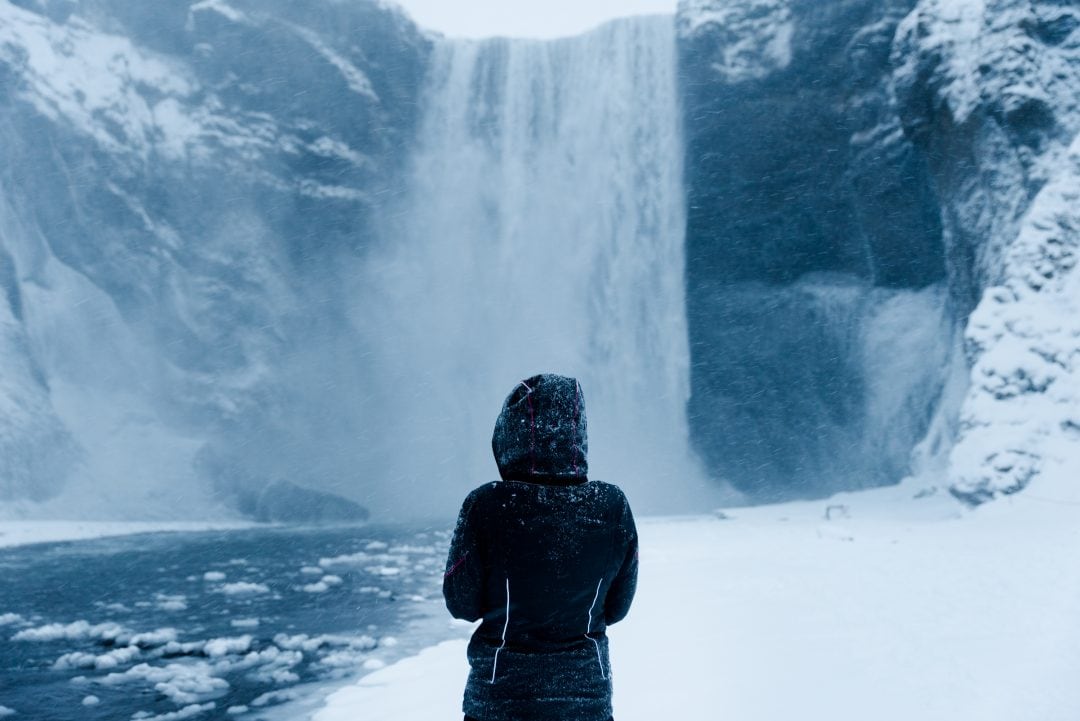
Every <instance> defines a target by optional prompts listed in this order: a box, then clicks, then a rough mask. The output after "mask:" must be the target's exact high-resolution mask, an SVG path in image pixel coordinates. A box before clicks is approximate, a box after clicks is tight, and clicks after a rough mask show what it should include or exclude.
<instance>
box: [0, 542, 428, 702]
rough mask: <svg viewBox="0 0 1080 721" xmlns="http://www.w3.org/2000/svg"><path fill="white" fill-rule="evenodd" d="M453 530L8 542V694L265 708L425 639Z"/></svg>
mask: <svg viewBox="0 0 1080 721" xmlns="http://www.w3.org/2000/svg"><path fill="white" fill-rule="evenodd" d="M446 545H447V532H446V531H445V530H444V529H437V530H432V529H407V528H400V527H398V528H395V527H386V526H384V527H375V526H363V527H358V528H332V529H281V528H273V529H253V530H243V531H227V532H208V533H185V534H152V535H142V536H128V537H123V538H116V539H104V540H99V541H90V542H87V541H81V542H77V543H58V544H47V545H39V546H29V547H23V548H16V549H12V550H7V551H0V706H6V707H8V708H9V709H13V710H15V712H16V713H15V715H12V716H10V719H11V720H12V721H21V719H35V720H37V719H40V720H41V721H53V720H56V721H61V720H69V719H71V720H73V719H79V720H80V721H91V720H96V719H101V720H102V721H105V720H107V721H117V720H120V719H124V720H126V719H139V718H143V719H151V718H155V717H159V716H160V717H162V721H166V720H167V721H172V720H173V719H180V718H197V719H219V718H243V719H256V718H258V717H259V713H260V711H265V710H266V709H270V708H272V707H274V706H275V705H278V704H281V703H282V702H285V701H288V700H290V699H291V698H293V697H295V696H296V695H297V694H299V693H302V692H303V689H304V684H307V683H310V682H314V681H323V680H327V679H334V678H348V677H351V676H358V675H360V674H361V673H363V671H364V670H365V669H372V668H377V667H378V666H379V665H381V664H383V663H386V662H389V661H392V660H394V659H396V658H397V657H399V656H400V655H402V653H403V649H408V648H414V647H416V646H417V645H419V644H420V640H418V639H415V638H411V637H409V634H410V630H409V629H410V628H415V626H416V624H417V623H418V622H419V621H420V620H421V619H422V618H424V617H426V618H429V619H430V618H431V617H432V616H433V615H434V614H438V613H439V612H440V610H441V606H440V603H441V596H440V590H439V583H440V581H441V577H442V573H441V572H442V568H443V563H444V561H445V555H444V554H445V552H446ZM341 556H349V558H345V559H341V558H339V557H341ZM335 559H337V560H335ZM150 632H153V633H150ZM140 634H141V635H140ZM244 707H246V709H247V710H246V711H245V710H244ZM0 715H2V712H0Z"/></svg>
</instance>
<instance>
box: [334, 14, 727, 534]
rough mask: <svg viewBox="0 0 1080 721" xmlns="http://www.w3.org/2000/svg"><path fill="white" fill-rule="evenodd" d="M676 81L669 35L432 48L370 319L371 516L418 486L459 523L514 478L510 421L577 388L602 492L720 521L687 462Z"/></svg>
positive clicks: (613, 29) (620, 27)
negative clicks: (564, 378) (558, 382)
mask: <svg viewBox="0 0 1080 721" xmlns="http://www.w3.org/2000/svg"><path fill="white" fill-rule="evenodd" d="M675 72H676V71H675V33H674V27H673V20H672V18H671V17H643V18H633V19H628V20H620V21H616V22H613V23H610V24H608V25H605V26H603V27H601V28H599V29H597V30H595V31H593V32H591V33H588V34H586V35H583V36H580V37H575V38H568V39H562V40H557V41H553V42H540V41H528V40H506V39H494V40H486V41H479V42H477V41H444V42H442V43H440V44H439V46H438V47H437V48H436V50H435V53H434V57H433V60H432V71H431V76H430V79H429V83H430V84H429V86H428V88H427V91H426V96H425V97H426V103H427V105H426V108H425V109H424V112H423V121H422V125H421V129H420V133H419V138H418V143H417V147H416V150H415V153H414V157H413V161H412V162H413V165H412V170H411V176H410V180H409V182H408V184H407V188H406V190H405V192H404V193H403V196H402V197H401V198H399V199H398V200H397V201H395V202H393V203H390V204H388V205H389V207H390V208H392V210H391V211H390V212H389V213H388V215H387V218H386V222H385V224H384V227H385V231H386V232H385V237H384V242H383V244H382V245H381V247H379V248H378V249H376V250H375V251H374V252H373V253H372V255H371V257H370V258H369V259H368V261H367V265H366V266H365V268H364V271H363V272H362V274H361V280H362V288H361V289H360V290H359V291H358V297H359V298H360V299H361V300H360V302H359V303H358V306H357V312H356V313H355V317H354V323H356V325H357V326H358V327H359V328H360V330H361V332H362V334H364V335H365V336H366V337H367V338H368V339H369V340H370V347H371V348H373V351H372V356H371V357H370V359H369V360H370V362H371V366H370V368H369V371H368V373H369V378H370V380H371V387H370V389H369V398H370V403H369V408H370V410H371V412H372V413H373V421H374V420H376V419H377V423H378V427H377V428H373V429H371V430H369V431H365V434H366V435H367V437H366V438H365V440H366V445H367V446H368V447H369V448H371V449H372V451H371V453H370V455H369V458H368V462H369V464H370V472H371V473H378V474H382V475H386V474H389V478H388V481H389V482H388V483H387V484H379V485H385V486H386V487H387V488H384V489H382V490H381V491H376V492H377V493H382V494H383V495H382V496H381V497H379V498H375V499H369V504H370V505H371V506H372V508H373V509H374V510H376V511H378V510H379V508H380V506H383V505H385V506H386V507H387V508H395V507H399V502H400V499H399V498H397V497H399V496H401V495H402V494H403V489H402V485H405V486H406V487H411V488H413V489H415V490H416V491H417V493H413V494H408V493H406V494H404V495H405V497H406V498H407V502H408V503H409V504H410V505H412V506H414V510H420V511H421V512H425V511H427V512H431V513H435V512H439V511H441V512H445V508H446V506H447V504H452V503H456V502H458V501H459V500H460V497H461V495H462V494H463V493H464V491H465V490H467V489H468V488H470V487H471V486H475V485H478V484H479V483H481V482H484V481H487V480H491V479H493V478H495V477H497V476H496V469H495V465H494V462H493V461H492V458H491V452H490V436H491V428H492V424H493V422H494V419H495V416H496V415H497V413H498V410H499V406H500V404H501V402H502V399H503V397H504V396H505V394H506V393H507V392H509V390H510V389H511V387H512V386H513V385H514V383H516V382H517V381H518V380H519V379H522V378H526V377H528V376H530V375H533V374H535V373H538V372H558V373H563V374H567V375H574V376H576V377H578V378H579V379H580V380H581V382H582V386H583V388H584V391H585V395H586V403H587V408H588V412H589V420H590V423H589V436H590V465H591V469H590V470H591V472H590V476H592V477H594V478H601V479H604V480H610V481H613V482H617V483H619V484H620V485H622V486H624V487H625V488H626V489H627V491H628V493H629V495H630V497H631V500H633V501H635V503H636V504H637V505H639V506H641V507H642V508H647V509H649V510H653V511H666V510H676V509H688V508H697V509H699V510H700V509H701V508H702V507H703V505H702V504H704V503H707V502H709V501H708V500H706V499H705V497H704V496H703V494H706V493H708V490H707V489H708V486H707V485H706V484H705V482H704V481H703V480H702V474H701V473H700V471H699V469H698V467H697V465H696V462H695V460H694V457H693V455H692V453H691V452H690V450H689V444H688V440H687V437H688V433H687V422H686V401H687V397H688V393H689V382H688V375H689V373H688V369H689V349H688V341H687V330H686V315H685V297H684V296H685V290H684V226H685V210H684V202H685V200H684V192H683V186H682V154H683V144H682V139H681V136H680V119H679V116H678V99H677V89H676V82H675ZM375 414H377V415H375ZM366 425H368V426H372V425H374V423H368V424H366ZM420 489H423V494H422V495H421V494H419V491H420ZM431 489H435V490H431ZM451 499H453V500H452V501H451ZM416 505H419V508H418V509H417V508H415V506H416ZM704 507H706V508H707V506H704Z"/></svg>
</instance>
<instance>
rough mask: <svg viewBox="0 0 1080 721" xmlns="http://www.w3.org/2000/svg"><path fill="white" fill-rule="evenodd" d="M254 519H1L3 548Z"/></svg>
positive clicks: (210, 527)
mask: <svg viewBox="0 0 1080 721" xmlns="http://www.w3.org/2000/svg"><path fill="white" fill-rule="evenodd" d="M259 525H265V524H258V523H255V522H253V521H239V520H233V521H0V548H14V547H16V546H28V545H31V544H35V543H56V542H59V541H89V540H94V539H97V538H108V537H112V536H129V535H132V534H136V533H194V532H198V531H225V530H236V529H243V528H254V527H257V526H259Z"/></svg>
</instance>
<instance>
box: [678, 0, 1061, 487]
mask: <svg viewBox="0 0 1080 721" xmlns="http://www.w3.org/2000/svg"><path fill="white" fill-rule="evenodd" d="M1071 5H1072V4H1070V3H1062V2H1054V1H1046V2H1030V3H1029V2H1013V1H1011V0H987V1H985V2H984V1H983V0H959V1H957V2H953V1H952V0H920V1H919V2H917V3H914V2H889V1H888V0H860V1H858V2H836V3H827V4H822V3H810V2H800V0H759V1H757V2H752V3H729V2H722V1H710V0H693V1H688V2H684V3H683V4H682V5H681V7H680V11H679V12H680V16H679V18H680V19H679V22H680V28H681V31H682V42H683V51H682V66H683V69H682V78H683V83H684V88H685V90H684V102H685V109H686V123H687V133H688V151H687V166H688V171H687V182H688V194H689V225H688V241H687V242H688V269H687V277H688V286H689V287H688V295H689V300H688V303H689V313H690V315H689V323H690V333H691V342H692V348H693V351H694V359H693V398H692V400H691V409H692V414H693V418H694V423H695V426H694V427H695V430H696V431H697V434H696V439H697V444H698V446H699V448H701V450H702V451H703V453H704V455H705V456H706V457H707V458H708V459H709V461H710V465H711V467H712V469H713V470H714V472H716V473H717V474H719V475H726V476H729V477H731V478H732V479H733V480H734V481H735V482H736V483H742V484H743V485H745V486H746V487H748V488H749V489H750V490H753V489H754V488H755V487H758V486H764V487H766V488H770V489H772V488H777V487H780V488H783V487H784V485H785V484H790V483H791V482H792V481H791V479H794V478H797V477H799V476H800V475H802V476H805V473H806V471H807V470H808V469H809V470H813V469H814V468H818V469H821V470H819V472H818V474H817V475H819V476H823V475H829V474H830V473H840V474H843V473H845V472H850V470H852V469H854V470H855V471H857V472H858V471H859V465H858V463H857V462H854V461H852V462H848V463H847V464H839V465H834V466H833V467H832V468H830V467H829V464H828V461H827V460H824V459H827V458H829V457H836V456H837V455H839V456H841V457H842V456H843V455H844V454H845V453H847V450H846V448H850V447H851V446H852V445H855V444H857V443H858V442H859V441H858V439H860V438H863V437H864V436H865V434H866V432H867V426H866V422H867V421H868V420H872V418H871V416H870V415H868V414H867V413H866V412H865V407H866V406H865V404H864V403H863V401H862V400H861V399H862V398H863V397H864V396H865V395H866V394H868V393H871V392H872V388H873V387H874V386H875V384H876V383H880V382H881V381H885V382H887V383H890V384H894V386H896V388H897V391H898V392H899V393H900V394H901V395H902V396H904V397H905V398H906V401H905V403H906V405H907V407H908V410H909V411H914V412H915V413H916V415H919V414H922V415H920V416H919V417H923V418H925V417H926V415H925V414H927V413H929V414H935V413H936V414H938V415H940V416H943V421H944V422H943V423H939V424H937V426H938V427H939V428H941V427H944V428H946V432H945V434H944V437H943V438H937V439H936V442H938V444H939V445H941V442H942V441H944V447H945V448H946V449H947V448H948V446H949V445H952V444H955V445H954V447H953V448H952V450H951V453H949V455H948V461H947V475H948V478H949V484H950V487H951V490H952V492H953V493H954V494H955V495H956V496H957V497H959V498H961V499H963V500H965V501H968V502H971V503H979V502H981V501H983V500H987V499H990V498H993V497H994V496H996V495H998V494H1001V493H1011V492H1015V491H1017V490H1019V489H1021V488H1023V487H1024V486H1025V485H1027V484H1028V483H1029V482H1031V481H1032V480H1033V479H1035V478H1038V477H1040V476H1042V477H1044V478H1046V479H1054V478H1062V477H1064V473H1065V471H1064V469H1065V468H1066V467H1068V466H1069V464H1072V467H1073V468H1075V467H1076V464H1077V461H1078V460H1080V459H1078V458H1077V454H1078V453H1080V451H1078V450H1077V446H1078V443H1077V439H1078V438H1080V435H1078V434H1080V432H1078V430H1077V429H1078V428H1080V420H1078V419H1077V418H1076V410H1075V409H1076V408H1077V400H1078V390H1077V388H1078V379H1077V375H1076V373H1077V363H1078V356H1080V351H1078V346H1080V343H1078V340H1077V339H1078V338H1080V326H1077V323H1078V321H1077V320H1076V319H1077V318H1078V317H1080V315H1078V313H1077V310H1078V308H1077V304H1078V303H1080V286H1078V285H1077V283H1078V282H1080V281H1077V279H1076V274H1075V272H1074V270H1073V269H1074V265H1075V257H1076V246H1077V243H1078V236H1077V234H1078V229H1080V222H1078V216H1077V212H1078V211H1077V210H1076V208H1077V207H1080V206H1078V205H1077V203H1076V199H1077V193H1078V192H1080V182H1078V181H1080V178H1078V176H1077V150H1078V146H1077V131H1078V126H1080V113H1078V108H1077V103H1078V100H1080V84H1078V72H1080V70H1078V68H1080V64H1078V48H1080V30H1078V27H1080V10H1077V9H1076V8H1074V7H1072V6H1071ZM821 271H829V272H832V273H841V274H843V275H844V276H846V277H848V278H849V279H850V278H857V279H859V282H860V283H862V284H863V285H864V286H869V287H872V288H875V289H894V290H896V289H904V288H920V287H924V286H930V287H933V286H940V285H941V284H942V283H943V284H944V290H943V291H942V292H943V293H945V296H944V297H945V299H946V300H945V302H944V305H943V306H942V308H943V311H944V312H943V313H942V314H939V315H938V316H937V317H936V319H935V315H934V313H932V312H928V313H925V314H923V315H922V316H921V320H918V321H916V322H915V323H914V324H913V326H912V328H926V327H927V324H928V323H929V324H940V325H939V328H940V333H941V337H942V338H943V339H947V338H949V337H950V336H951V331H950V327H958V328H960V329H961V330H962V339H963V343H962V346H963V355H962V357H957V356H956V355H955V354H950V353H948V352H945V353H938V354H936V355H935V354H934V353H932V352H931V353H929V354H927V352H928V351H929V350H930V349H931V348H932V344H923V345H920V343H919V342H918V340H917V338H914V337H911V336H910V335H909V338H908V339H907V340H904V341H901V342H897V343H896V344H895V347H894V351H895V352H896V353H899V354H903V355H905V356H907V357H909V358H912V359H913V362H914V363H921V364H923V366H924V368H925V369H926V374H927V375H923V376H919V375H918V374H915V375H912V376H909V378H917V377H921V378H922V379H923V381H922V382H923V383H924V385H923V386H921V387H922V388H924V389H925V383H930V385H934V384H933V382H932V381H931V380H930V378H931V377H934V376H936V377H937V378H938V379H939V380H941V379H944V378H945V377H946V374H947V371H946V368H948V367H953V368H956V367H960V368H966V369H967V370H966V371H961V373H962V376H961V377H963V376H964V375H966V376H967V378H968V390H967V392H966V396H964V395H963V391H962V390H961V391H960V393H959V394H956V392H955V390H954V391H952V392H951V393H950V395H958V397H962V398H963V400H962V402H957V403H956V404H955V405H958V406H959V408H956V407H946V406H942V405H941V401H940V397H939V396H938V395H936V394H935V393H933V392H929V393H927V392H923V391H920V390H919V389H920V386H919V385H918V384H914V385H911V384H910V383H909V385H908V387H907V388H905V387H904V383H905V381H904V380H903V379H902V378H897V377H894V376H889V377H884V376H880V375H877V376H875V374H874V373H873V372H872V371H871V370H870V369H868V368H867V367H865V366H860V364H859V356H858V354H857V353H851V352H846V351H845V348H844V346H843V343H842V342H841V341H838V340H837V338H838V337H843V334H842V333H840V334H839V335H838V329H845V328H846V329H848V331H849V332H852V329H854V331H853V332H855V333H856V334H857V333H858V332H859V331H858V328H859V327H860V326H861V323H860V321H858V314H857V313H856V314H850V313H849V314H848V315H847V316H846V317H847V320H841V321H839V322H836V321H835V320H830V319H835V318H836V315H835V308H833V309H830V310H825V311H822V310H820V308H821V306H820V304H819V303H816V302H815V301H814V300H813V299H812V298H809V297H806V296H805V295H804V296H803V297H798V296H797V295H793V294H794V293H795V292H796V291H795V289H797V288H799V287H800V281H799V280H797V279H799V278H804V279H805V278H807V277H809V276H808V274H812V273H818V272H821ZM755 282H758V283H764V284H767V285H768V288H769V291H768V293H767V294H765V293H760V294H753V293H751V297H752V300H751V301H750V302H747V301H745V300H740V299H745V298H746V296H747V293H748V292H750V291H748V288H751V287H752V284H753V283H755ZM802 282H804V283H805V281H802ZM821 282H822V281H817V284H818V285H820V284H821ZM785 299H787V300H785ZM845 307H849V308H850V305H847V306H845ZM763 319H765V321H764V322H763ZM770 323H771V324H772V325H774V326H776V325H778V326H779V327H781V328H783V329H786V331H785V332H786V335H787V337H788V339H789V341H788V342H786V343H785V344H784V345H783V351H782V352H777V351H776V350H775V349H774V350H766V351H762V350H761V349H762V348H763V347H766V348H767V347H768V341H766V340H765V339H764V338H765V337H766V336H767V335H768V334H765V333H761V332H760V331H761V330H762V328H766V327H769V324H770ZM875 327H878V328H880V327H881V326H880V324H878V325H876V326H875ZM906 332H907V333H910V330H909V331H906ZM912 341H914V342H912ZM945 342H947V341H945ZM822 349H824V350H822ZM920 354H923V355H924V358H923V359H922V360H915V358H916V357H917V356H919V355H920ZM725 358H727V359H730V360H729V362H724V359H725ZM957 361H960V362H961V363H962V364H963V365H959V364H958V363H957ZM747 367H753V368H756V369H758V370H757V371H756V374H757V375H756V376H755V377H753V378H751V379H750V380H749V381H747V376H748V375H749V374H748V373H746V372H745V370H744V369H745V368H747ZM793 374H795V375H793ZM799 374H801V376H802V378H801V379H800V378H799ZM897 383H899V385H896V384H897ZM954 386H955V384H954ZM936 387H937V388H938V389H941V388H942V386H941V385H940V384H938V385H937V386H936ZM815 389H820V390H815ZM815 393H817V394H818V395H820V396H821V401H822V403H820V404H818V403H816V402H815V400H814V398H813V396H814V395H815ZM920 394H921V395H920ZM830 401H831V403H830ZM821 407H828V408H831V410H830V411H828V412H823V411H821V410H820V408H821ZM815 408H816V409H817V410H815ZM919 409H921V410H919ZM860 413H861V414H862V415H861V416H860ZM957 416H958V418H957ZM792 417H793V418H795V420H794V421H791V420H788V419H789V418H792ZM808 417H809V418H810V421H811V422H809V423H800V419H806V418H808ZM845 418H846V419H848V420H847V421H845V420H844V419H845ZM744 419H751V420H756V421H759V423H758V426H760V425H761V424H760V421H761V420H763V419H764V420H766V421H770V420H771V421H772V422H773V423H774V424H776V425H778V426H780V427H783V426H784V424H785V423H786V424H787V426H788V429H794V430H795V433H793V434H791V433H788V432H787V431H786V430H785V432H783V433H778V434H777V437H775V438H768V437H766V438H750V439H749V440H750V441H751V442H750V443H747V442H746V441H747V438H746V437H745V436H746V432H745V431H744V430H743V428H744V427H746V426H747V425H749V424H748V423H743V422H741V421H742V420H744ZM851 419H858V422H859V423H861V424H862V426H863V427H862V428H859V429H858V431H856V432H853V433H851V434H846V433H845V432H844V431H843V429H844V428H845V427H848V428H854V427H855V425H854V423H852V420H851ZM872 427H873V424H872V423H871V424H870V426H869V428H870V429H871V430H872ZM950 428H951V430H948V429H950ZM926 429H927V427H926V426H925V425H923V426H917V425H915V426H912V425H908V426H904V425H899V426H892V427H890V428H888V429H887V435H889V436H891V437H892V438H893V439H894V441H896V442H897V445H896V447H895V448H894V449H893V450H894V451H895V452H896V453H897V455H896V456H895V458H896V461H897V462H895V463H893V464H892V466H891V467H890V468H887V469H885V470H884V471H883V472H881V473H878V474H877V475H876V478H874V479H872V482H889V481H894V480H897V479H898V478H900V477H901V476H902V475H904V473H906V472H907V471H908V470H909V469H908V467H907V463H906V461H901V460H900V459H901V458H902V457H903V456H904V455H905V454H906V453H907V451H903V450H902V447H903V446H907V448H908V449H910V447H911V445H912V443H913V442H914V441H916V440H917V439H918V437H919V435H920V434H921V433H923V432H924V431H925V430H926ZM731 436H735V437H736V439H737V440H736V441H735V442H728V441H726V440H718V439H725V438H726V437H731ZM898 436H900V438H898ZM789 437H794V438H807V439H808V440H805V441H804V442H802V444H801V445H797V444H792V443H791V442H790V441H789V440H786V439H787V438H789ZM778 458H802V459H804V460H803V461H802V462H801V463H799V462H796V463H794V464H790V465H789V466H788V467H780V466H779V465H778V462H777V460H776V459H778ZM856 460H857V459H856ZM755 478H756V479H757V480H756V481H755ZM845 483H846V484H847V485H848V486H849V487H851V486H853V485H858V480H857V479H850V478H849V479H848V480H847V481H845ZM1048 483H1050V484H1051V485H1052V483H1053V481H1049V480H1048ZM828 489H829V488H828V486H827V484H825V483H818V484H817V485H814V486H811V487H809V488H800V487H798V486H796V487H795V488H794V489H793V490H794V492H795V493H799V492H803V493H819V492H823V491H826V490H828Z"/></svg>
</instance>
